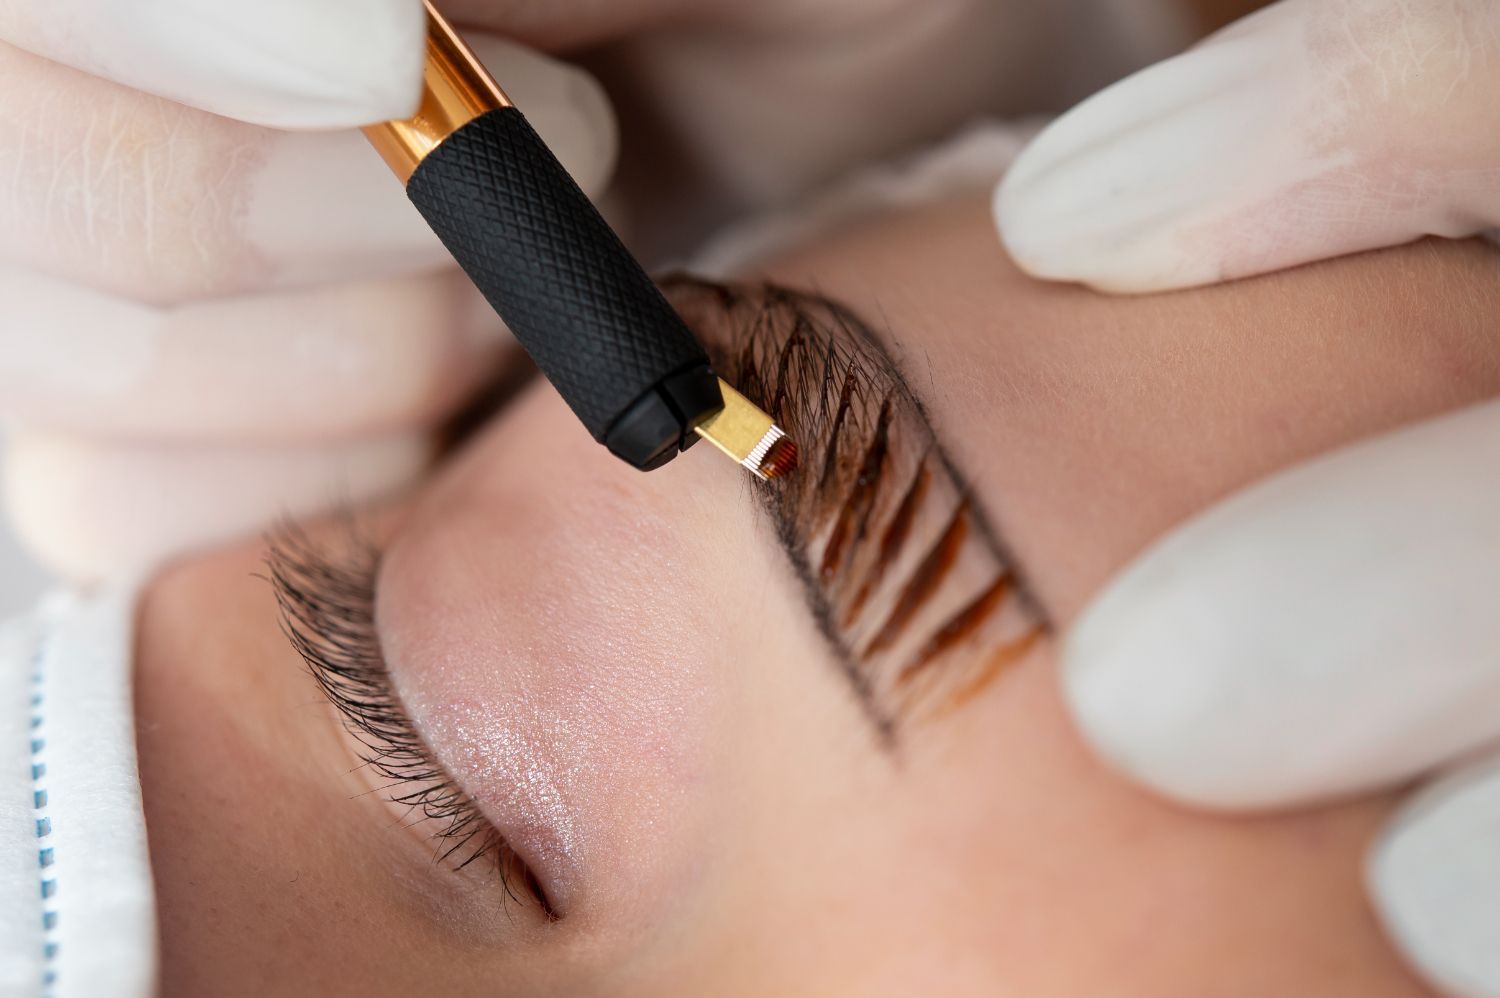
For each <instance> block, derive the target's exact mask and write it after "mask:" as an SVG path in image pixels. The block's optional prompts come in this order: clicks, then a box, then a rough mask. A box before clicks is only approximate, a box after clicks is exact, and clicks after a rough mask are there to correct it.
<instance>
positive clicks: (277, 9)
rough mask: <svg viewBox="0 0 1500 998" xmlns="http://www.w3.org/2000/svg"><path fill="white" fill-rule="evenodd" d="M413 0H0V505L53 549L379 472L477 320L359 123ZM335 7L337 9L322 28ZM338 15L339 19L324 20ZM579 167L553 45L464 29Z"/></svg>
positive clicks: (574, 101) (569, 96)
mask: <svg viewBox="0 0 1500 998" xmlns="http://www.w3.org/2000/svg"><path fill="white" fill-rule="evenodd" d="M421 14H422V11H421V6H420V4H419V3H411V2H395V0H390V2H378V3H377V2H368V0H359V2H357V3H347V2H325V3H321V4H320V3H315V2H311V0H284V2H276V3H255V4H221V3H218V2H213V0H202V2H198V3H182V2H167V0H161V2H156V0H153V2H144V0H139V2H138V0H132V2H131V3H129V4H123V3H117V2H113V0H57V2H49V3H46V4H35V3H30V2H18V3H14V4H11V3H4V2H0V37H3V38H7V39H9V40H11V41H13V42H17V43H20V44H24V45H28V46H31V47H33V48H35V49H37V50H39V51H43V52H45V53H47V55H49V56H51V57H54V58H55V59H57V60H63V61H66V62H68V63H71V64H73V65H76V66H78V67H80V69H75V68H71V66H66V65H63V63H62V62H61V61H53V60H52V59H47V58H43V57H41V56H39V55H36V54H33V53H32V52H29V51H25V50H23V49H21V48H18V47H14V46H12V45H8V44H4V43H3V42H0V122H3V127H0V302H3V303H4V308H3V314H0V418H3V419H4V420H6V422H7V423H8V425H9V427H10V430H11V432H10V434H9V439H8V440H7V441H6V444H7V446H6V452H7V453H6V468H5V472H6V500H7V504H8V507H9V513H10V515H11V517H12V521H13V525H14V527H15V529H16V532H17V533H18V534H19V535H20V536H21V537H22V539H23V540H24V541H25V542H26V543H27V545H28V547H30V548H31V549H32V550H33V551H34V552H35V553H36V554H37V555H38V556H39V557H40V558H41V559H42V560H43V561H44V562H45V563H46V564H48V565H49V566H50V567H51V568H52V569H54V570H55V571H58V572H61V573H63V574H64V575H67V576H69V577H71V578H74V579H78V580H88V579H93V578H98V577H102V576H116V575H126V574H133V573H135V572H137V571H140V570H142V569H144V568H145V567H147V566H149V565H151V564H153V563H154V562H156V561H157V560H159V559H160V558H161V557H163V556H164V555H167V554H170V553H173V552H175V551H179V550H182V549H183V548H186V547H190V546H194V545H197V544H201V543H206V542H211V541H216V540H219V539H222V538H224V537H227V536H232V535H235V534H238V533H242V532H247V531H249V532H253V531H254V530H257V529H259V528H260V527H262V526H263V525H264V524H265V523H266V522H267V521H268V520H270V519H272V518H274V517H276V516H277V515H280V514H283V513H292V514H299V513H307V512H311V511H313V510H316V509H318V508H321V507H324V506H327V505H329V504H332V503H335V502H338V501H341V500H351V501H352V500H359V499H362V498H365V497H368V496H370V495H372V494H375V493H379V492H384V491H387V490H390V489H392V488H394V487H396V486H398V485H399V484H401V483H402V482H403V481H405V480H406V479H407V478H409V477H410V476H412V475H414V474H415V473H416V472H417V471H418V470H419V469H420V468H421V467H422V466H423V465H424V463H425V462H426V460H427V459H428V452H429V450H430V445H429V442H428V441H429V437H430V433H429V431H430V430H431V428H432V427H433V426H434V425H435V424H436V423H437V422H439V421H440V420H441V419H442V418H443V416H444V415H445V414H446V413H447V412H448V411H450V410H451V409H452V408H453V407H454V405H455V404H456V403H457V401H458V400H459V399H460V397H461V396H462V395H463V394H464V393H465V392H466V391H467V390H468V389H469V388H470V387H471V386H472V384H473V381H474V378H475V372H478V371H482V370H484V369H485V368H486V367H487V360H488V359H491V358H492V357H493V355H494V354H495V352H496V350H497V349H498V348H499V347H500V346H501V344H503V340H502V339H501V338H500V335H499V332H500V327H499V322H498V320H497V319H495V318H494V316H493V314H492V313H490V312H489V310H488V307H487V306H485V305H484V303H483V301H482V300H480V299H479V298H478V295H477V293H474V292H473V291H472V289H471V288H470V287H469V286H468V285H467V283H466V282H465V281H464V280H463V278H462V277H461V275H459V274H458V273H457V272H456V270H454V269H453V268H452V264H451V260H450V259H449V258H448V256H447V255H446V254H445V253H444V252H443V250H442V247H441V246H440V245H438V243H437V240H436V239H435V238H434V237H433V236H432V234H431V233H430V231H429V230H428V229H427V227H426V225H425V223H424V222H423V221H422V219H421V217H420V216H419V215H418V214H417V213H416V211H415V209H414V208H412V206H411V205H410V204H409V203H408V202H407V200H406V198H405V197H404V196H403V194H402V191H401V188H400V185H399V184H398V183H397V182H396V181H395V179H394V178H393V177H391V175H390V173H389V172H388V170H387V169H386V167H385V166H384V164H383V163H382V162H381V161H380V159H379V157H378V156H376V155H375V154H374V153H373V151H372V150H371V149H370V148H369V146H368V144H367V143H365V142H364V140H363V138H362V137H361V136H360V135H359V133H357V132H353V131H342V132H316V133H314V132H301V133H292V132H283V131H272V130H270V129H267V128H261V127H257V126H254V125H249V124H244V123H241V122H238V121H233V120H230V119H228V118H223V117H218V116H216V115H214V114H210V113H209V112H208V111H203V110H198V109H194V108H190V107H187V106H184V105H181V104H177V103H173V102H171V101H168V100H166V99H164V98H161V97H157V96H153V95H150V94H147V93H145V92H142V91H139V90H134V89H130V88H128V87H126V86H124V85H122V84H120V83H116V82H110V81H108V80H105V79H103V78H100V77H99V76H95V75H89V73H86V72H83V71H80V70H89V71H91V72H97V73H101V74H114V75H116V76H119V77H122V78H124V79H126V80H129V81H130V82H132V83H136V84H139V85H141V86H149V87H151V88H152V89H155V90H158V91H162V92H166V93H170V94H172V95H174V96H178V97H193V98H195V99H196V100H197V101H198V103H200V104H203V105H205V106H207V107H208V108H210V109H211V110H214V111H230V112H234V113H238V114H242V115H246V116H253V117H257V118H259V119H261V120H267V121H275V122H277V123H279V124H284V125H287V124H296V125H306V126H311V125H346V124H350V123H353V122H356V121H360V120H362V119H365V118H378V117H381V116H383V115H402V114H408V113H410V111H411V110H412V107H411V105H412V104H413V102H414V100H415V95H416V93H417V89H416V88H417V84H418V80H419V72H420V63H419V61H418V60H419V58H420V55H421V52H422V37H423V36H422V30H423V20H422V17H421ZM341 31H342V32H344V33H343V34H342V36H341V35H340V34H339V33H338V32H341ZM340 37H342V42H343V43H342V44H339V43H338V42H339V39H340ZM475 42H476V47H477V48H478V49H479V51H480V54H481V55H482V56H483V57H485V58H487V59H488V60H490V62H491V64H492V65H495V66H497V67H499V68H501V69H503V72H504V75H505V77H506V81H507V85H508V86H509V88H510V90H511V92H512V94H513V95H514V96H515V98H516V99H517V100H518V101H521V102H523V103H524V104H525V105H526V108H527V112H528V114H529V115H530V116H531V118H532V120H533V121H534V122H535V123H536V125H537V127H538V129H539V130H540V132H541V133H542V134H543V135H544V136H545V137H546V138H547V139H548V141H549V142H550V143H551V144H552V146H553V148H554V149H555V150H556V151H557V153H558V155H559V156H560V157H561V159H562V160H563V162H564V163H565V164H566V165H567V166H568V167H569V169H570V170H571V171H572V172H573V173H574V175H575V176H576V177H577V178H578V180H579V182H580V183H581V184H582V185H583V186H584V188H585V189H587V190H590V191H592V192H594V193H599V192H600V191H602V190H603V188H604V185H605V182H606V180H607V178H608V177H609V175H610V172H611V169H612V167H613V161H614V148H615V132H614V125H613V119H612V116H611V112H610V110H609V106H608V104H607V102H606V100H605V99H604V97H603V92H602V90H601V89H600V88H599V87H598V85H597V84H595V83H594V82H593V81H592V80H591V79H590V78H589V77H587V76H586V75H585V74H583V73H582V72H581V71H579V70H577V69H573V68H570V67H567V66H565V65H563V64H561V63H558V62H555V61H554V60H552V59H550V58H547V57H545V56H541V55H538V54H536V53H534V52H532V51H530V50H527V49H524V48H521V47H520V46H518V45H515V44H513V43H509V42H502V41H499V40H497V39H495V38H478V39H475Z"/></svg>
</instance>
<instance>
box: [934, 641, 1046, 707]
mask: <svg viewBox="0 0 1500 998" xmlns="http://www.w3.org/2000/svg"><path fill="white" fill-rule="evenodd" d="M1046 633H1047V631H1046V628H1043V627H1032V628H1031V629H1030V630H1029V631H1027V632H1026V633H1025V634H1023V635H1021V636H1020V637H1019V638H1017V639H1016V640H1015V641H1012V642H1011V643H1010V644H1006V645H1001V646H1000V647H999V648H996V649H995V650H994V651H993V652H991V653H990V654H989V655H988V656H987V657H986V658H985V660H984V666H983V668H981V669H980V670H979V673H978V674H977V675H975V677H974V678H973V679H971V680H969V682H967V683H964V684H963V685H962V686H960V687H958V688H957V689H956V690H954V691H953V692H952V693H951V694H949V695H948V698H947V699H946V700H944V701H943V704H942V706H941V707H939V708H938V709H937V711H936V712H935V713H936V715H937V716H939V717H941V716H943V715H945V714H951V713H952V712H953V711H955V710H958V709H959V708H960V707H962V706H963V705H964V704H966V703H968V702H969V701H970V700H972V699H974V697H975V696H977V695H978V694H979V693H980V692H982V691H983V690H984V689H985V688H986V687H988V686H989V685H990V683H992V682H994V681H995V680H996V678H998V677H999V676H1000V675H1001V674H1002V673H1004V672H1005V671H1006V670H1007V669H1009V668H1011V667H1012V666H1014V665H1016V664H1018V663H1019V662H1020V661H1021V660H1022V659H1024V658H1025V657H1026V655H1027V653H1028V652H1030V651H1031V649H1032V648H1034V647H1035V646H1036V643H1037V641H1038V640H1040V639H1041V637H1042V636H1043V635H1044V634H1046Z"/></svg>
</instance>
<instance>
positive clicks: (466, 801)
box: [266, 525, 557, 921]
mask: <svg viewBox="0 0 1500 998" xmlns="http://www.w3.org/2000/svg"><path fill="white" fill-rule="evenodd" d="M348 535H349V536H348V538H347V544H346V545H345V546H344V548H345V549H341V550H339V551H337V552H336V551H335V550H334V546H333V545H328V546H327V547H326V548H325V547H320V546H318V545H316V544H314V543H313V542H312V541H311V539H310V538H308V536H307V535H306V533H305V532H304V531H302V530H301V529H300V528H298V527H296V526H293V525H285V526H283V527H281V528H279V529H278V530H276V531H275V532H274V533H273V534H272V535H271V536H270V538H268V542H269V546H270V553H269V555H268V556H267V559H266V568H267V572H268V576H267V578H268V579H269V581H270V583H271V588H272V590H273V592H274V593H275V597H276V603H277V606H278V607H279V609H280V612H281V626H282V631H283V633H285V635H286V637H287V639H288V640H289V641H290V642H291V644H292V647H293V648H294V649H296V651H297V654H298V655H300V656H301V658H302V660H303V662H305V663H306V664H307V668H308V671H309V672H310V673H311V674H312V677H313V679H314V680H315V681H316V682H317V684H318V686H319V688H320V689H321V690H322V691H323V694H324V695H325V696H326V697H327V698H328V701H329V702H330V703H331V704H333V706H334V707H335V709H337V710H338V712H339V714H340V715H341V718H342V720H343V724H344V728H345V729H346V730H347V731H348V732H349V734H350V735H351V736H353V737H354V738H355V740H357V741H358V742H359V744H360V746H361V747H360V749H359V750H358V755H359V758H360V760H361V761H362V762H363V763H364V764H365V765H367V766H369V767H370V768H371V769H372V770H373V771H374V772H376V773H378V774H379V775H380V776H381V777H382V778H384V779H386V780H389V781H390V782H389V783H388V784H386V785H385V786H383V787H382V788H381V790H382V791H383V792H385V793H386V794H387V795H388V799H389V800H390V801H391V802H392V803H395V804H397V805H400V806H402V807H405V808H407V809H408V811H409V812H416V813H417V814H419V815H420V817H418V818H417V819H416V820H417V821H432V822H435V823H436V825H437V828H436V830H435V831H434V832H433V836H432V837H433V839H434V840H435V841H436V843H437V848H436V851H435V854H434V857H433V859H434V862H437V863H445V864H449V865H450V866H451V867H452V868H453V869H454V870H462V869H464V868H466V867H469V866H471V865H473V864H475V863H478V862H481V861H486V862H490V863H492V864H493V866H494V868H495V871H496V873H497V875H498V876H499V878H500V884H501V887H502V888H503V889H504V891H505V894H506V897H507V898H509V899H510V900H512V901H516V902H523V901H524V900H525V899H530V900H531V901H533V902H534V903H536V905H537V906H538V907H539V908H540V909H541V911H542V913H543V914H544V915H545V916H546V917H547V918H548V920H550V921H555V920H556V919H557V913H556V911H555V909H554V908H553V907H552V905H551V903H550V901H549V900H548V898H547V894H546V891H545V890H543V889H542V886H541V884H540V883H539V882H538V881H537V879H536V877H535V875H534V874H533V873H532V872H531V870H530V868H529V867H527V865H526V864H525V862H523V861H522V860H521V858H520V857H519V856H517V855H516V853H515V851H514V850H512V849H511V848H510V846H509V845H508V844H507V843H506V841H505V838H504V837H503V836H502V835H501V834H500V833H499V832H498V831H496V830H495V828H494V827H493V826H492V825H490V824H489V822H488V821H487V820H486V819H485V818H484V816H483V815H482V814H481V813H480V811H479V808H478V807H477V806H476V805H475V804H474V802H473V801H472V800H471V799H470V798H469V796H468V795H467V794H465V793H464V792H463V791H462V790H461V789H460V788H459V787H458V786H457V785H456V784H455V783H454V782H453V781H452V780H451V779H450V778H449V777H448V775H447V774H446V773H445V772H444V771H443V769H442V767H441V766H439V765H438V764H437V762H436V760H434V759H433V758H432V756H431V754H430V753H429V752H428V751H427V748H426V746H425V745H424V744H423V742H422V740H421V737H420V736H419V735H418V734H417V731H416V727H415V726H414V724H413V723H412V720H411V717H410V716H409V715H408V714H407V713H406V710H405V708H404V707H402V705H401V703H400V701H399V700H398V699H397V698H396V695H395V692H394V691H393V689H392V687H391V681H390V675H389V673H388V672H387V670H386V666H385V661H384V658H383V657H382V654H381V651H380V642H379V639H378V637H377V635H376V631H375V579H376V577H377V573H378V570H379V566H380V553H379V551H378V550H377V549H376V548H375V547H374V546H373V545H371V544H370V543H369V542H368V541H366V540H365V539H364V538H362V537H360V536H359V535H358V532H357V531H356V530H355V529H354V527H353V526H352V525H350V527H349V530H348Z"/></svg>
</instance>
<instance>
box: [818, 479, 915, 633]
mask: <svg viewBox="0 0 1500 998" xmlns="http://www.w3.org/2000/svg"><path fill="white" fill-rule="evenodd" d="M930 484H932V469H930V468H928V467H927V460H926V459H925V458H924V459H923V460H922V463H921V464H920V465H919V466H918V468H917V474H916V476H915V477H913V479H912V483H911V485H909V486H907V489H906V495H905V496H903V497H902V498H901V504H900V505H899V506H897V507H896V512H895V513H894V514H892V515H891V522H890V523H889V524H888V525H887V526H886V528H885V533H884V534H883V535H881V538H880V554H879V556H878V557H877V558H876V559H875V564H874V565H872V566H871V568H870V574H869V576H868V577H867V578H866V579H865V581H864V584H863V585H861V586H860V587H859V591H858V592H856V593H855V594H854V598H853V599H851V600H850V601H849V605H848V606H846V607H845V608H844V613H843V617H842V619H841V620H840V623H841V624H842V625H843V626H844V627H846V628H848V627H852V626H853V625H854V621H855V620H856V619H858V617H859V615H860V614H861V613H862V612H863V611H864V608H865V603H866V602H867V601H868V600H869V598H870V593H872V592H874V590H875V587H876V586H878V585H880V581H881V579H883V578H884V577H885V572H886V569H887V568H889V567H890V566H891V565H893V564H895V562H896V559H897V558H899V557H900V556H901V550H902V548H904V547H905V546H906V539H907V538H908V537H910V536H911V525H912V522H913V521H914V520H915V519H916V516H917V508H918V507H919V506H920V505H921V504H922V499H923V498H924V497H925V496H926V495H927V487H928V486H929V485H930Z"/></svg>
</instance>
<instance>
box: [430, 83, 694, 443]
mask: <svg viewBox="0 0 1500 998" xmlns="http://www.w3.org/2000/svg"><path fill="white" fill-rule="evenodd" d="M406 192H407V194H408V196H410V198H411V200H412V202H413V203H414V204H415V205H416V206H417V209H418V210H419V211H421V213H422V215H423V216H424V217H425V218H426V219H427V222H428V224H429V225H431V226H432V229H433V231H434V232H436V233H437V235H438V238H440V239H441V240H442V241H443V244H444V245H445V246H447V247H448V250H449V252H451V253H452V254H453V256H454V258H455V259H456V260H457V261H458V263H459V265H460V266H462V267H463V269H464V270H465V271H467V272H468V274H469V277H470V278H472V279H473V281H474V283H475V285H477V286H478V288H479V290H480V291H482V292H483V293H484V296H485V297H486V298H487V299H489V302H490V304H491V305H493V306H494V308H495V311H497V312H499V313H500V317H501V318H502V319H504V320H505V323H506V325H508V326H509V327H510V328H511V331H512V332H514V333H515V335H516V339H517V340H519V341H520V342H521V345H522V346H523V347H525V348H526V352H527V353H529V354H531V357H532V359H533V360H535V361H536V363H537V366H538V367H540V368H541V369H542V373H543V374H545V375H546V376H547V379H548V380H549V381H551V382H552V384H553V385H554V386H556V388H557V390H558V392H559V393H560V394H561V395H562V397H563V398H564V399H565V400H566V401H567V403H568V405H570V406H572V407H573V411H574V412H575V413H576V414H577V415H578V418H579V419H580V420H582V421H583V424H584V426H586V427H587V428H588V430H589V432H590V433H592V434H593V435H594V438H595V439H596V440H600V441H603V440H604V439H605V435H606V434H607V433H608V432H609V430H610V427H611V425H612V424H614V423H615V422H616V421H617V420H619V419H620V417H621V416H622V415H624V414H625V412H626V410H628V409H630V407H631V405H632V403H634V402H636V401H637V400H638V399H640V398H641V396H642V395H643V394H644V393H646V392H648V391H650V390H651V389H652V388H653V387H654V386H657V385H658V384H660V383H661V382H663V381H664V380H665V379H667V378H668V377H670V376H671V375H673V374H677V373H679V372H682V371H684V370H688V369H691V368H694V367H703V368H705V370H706V366H707V364H708V358H707V356H706V355H705V354H704V352H703V347H702V346H701V345H700V344H699V343H698V341H697V340H696V339H695V338H694V337H693V334H692V333H691V332H690V331H689V330H688V328H687V326H686V325H685V324H684V323H683V321H682V319H681V318H679V317H678V315H677V313H676V312H675V311H674V310H673V309H672V306H671V305H670V304H668V303H667V300H666V299H665V298H664V297H663V296H662V294H661V291H660V290H658V289H657V287H656V285H655V283H653V282H652V280H651V278H650V277H649V276H648V275H647V274H646V272H645V271H644V270H642V269H641V266H640V264H638V263H637V262H636V260H635V258H634V257H633V256H631V254H630V252H629V251H628V250H626V248H625V247H624V245H623V244H622V243H621V242H620V239H619V237H618V236H616V235H615V233H614V231H613V230H612V229H611V228H610V227H609V225H608V223H606V222H605V221H604V219H603V218H602V217H601V216H600V215H599V212H598V211H597V210H596V209H595V208H594V206H593V204H592V202H590V201H589V199H588V195H586V194H584V193H583V191H582V190H580V189H579V187H578V185H577V184H576V183H574V182H573V179H572V177H570V176H569V175H568V173H567V171H566V170H564V169H563V167H562V165H561V164H560V163H558V161H557V159H556V157H554V156H553V155H552V152H551V151H550V150H549V149H548V148H547V147H546V145H545V144H543V142H542V140H541V138H539V137H538V136H537V134H536V132H535V131H533V130H532V127H531V125H530V124H529V123H528V122H527V121H526V119H525V117H523V116H522V114H521V113H520V112H519V111H517V110H516V109H515V108H512V107H507V108H503V109H501V110H497V111H491V112H489V113H487V114H485V115H482V116H481V117H479V118H476V119H474V120H473V121H471V122H469V123H468V124H467V125H465V126H463V127H462V128H460V129H459V130H458V131H456V132H454V133H453V134H452V135H450V136H449V137H448V138H447V139H446V140H444V141H443V143H442V144H441V145H439V146H438V147H437V148H436V149H434V150H433V151H432V152H431V153H430V154H428V156H427V158H426V159H425V160H423V161H422V163H421V165H420V166H418V167H417V170H416V172H415V173H414V174H413V175H412V177H411V180H410V181H409V182H408V183H407V187H406ZM716 391H717V389H715V392H716ZM679 415H681V414H679ZM686 415H687V416H688V417H689V418H691V417H693V416H696V415H700V414H698V413H688V414H686ZM688 436H689V437H690V436H691V434H690V433H689V434H688Z"/></svg>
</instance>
